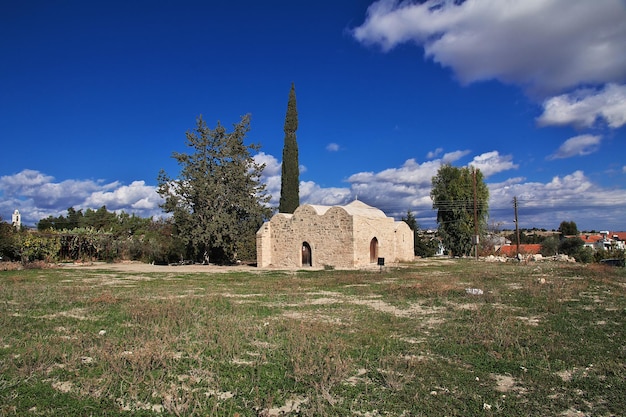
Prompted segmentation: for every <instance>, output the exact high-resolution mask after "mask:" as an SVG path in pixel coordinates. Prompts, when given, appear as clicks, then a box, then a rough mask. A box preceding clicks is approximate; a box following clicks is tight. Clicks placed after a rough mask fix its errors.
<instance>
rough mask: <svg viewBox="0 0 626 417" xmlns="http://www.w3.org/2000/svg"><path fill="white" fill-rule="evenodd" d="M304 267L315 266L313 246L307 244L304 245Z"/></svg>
mask: <svg viewBox="0 0 626 417" xmlns="http://www.w3.org/2000/svg"><path fill="white" fill-rule="evenodd" d="M302 266H313V254H312V252H311V245H309V244H308V243H307V242H303V243H302Z"/></svg>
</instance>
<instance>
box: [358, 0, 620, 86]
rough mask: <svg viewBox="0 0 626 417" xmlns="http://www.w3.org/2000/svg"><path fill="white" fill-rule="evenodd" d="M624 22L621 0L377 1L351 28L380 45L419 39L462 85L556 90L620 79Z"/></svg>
mask: <svg viewBox="0 0 626 417" xmlns="http://www.w3.org/2000/svg"><path fill="white" fill-rule="evenodd" d="M624 22H626V7H624V3H623V1H622V0H596V1H584V0H574V1H572V0H524V1H515V0H503V1H493V0H467V1H464V2H456V1H448V0H428V1H425V2H412V1H399V0H379V1H376V2H375V3H373V4H372V5H371V6H370V7H369V8H368V10H367V16H366V19H365V22H364V23H363V24H362V25H361V26H359V27H357V28H355V29H354V30H353V31H352V34H353V36H354V37H355V38H356V39H357V40H358V41H360V42H362V43H364V44H368V45H379V46H380V47H381V48H382V49H383V50H384V51H389V50H391V49H392V48H394V47H395V46H397V45H399V44H402V43H407V42H411V43H416V44H418V45H421V46H423V48H424V51H425V55H426V57H428V58H431V59H433V60H434V61H435V62H437V63H439V64H441V65H442V66H445V67H449V68H451V69H452V70H453V71H454V73H455V74H456V76H457V77H458V79H459V80H460V81H461V82H462V83H472V82H475V81H481V80H489V79H497V80H500V81H502V82H505V83H512V84H517V85H521V86H524V87H525V88H528V89H530V90H533V91H540V92H557V91H562V90H564V89H567V88H572V87H575V86H577V85H579V84H581V83H586V84H604V83H608V82H616V81H617V82H619V81H622V80H624V78H625V77H626V60H624V59H623V55H624V45H626V24H624Z"/></svg>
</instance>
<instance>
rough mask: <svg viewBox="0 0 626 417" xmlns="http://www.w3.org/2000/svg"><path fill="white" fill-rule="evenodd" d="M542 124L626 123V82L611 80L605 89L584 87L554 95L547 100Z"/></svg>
mask: <svg viewBox="0 0 626 417" xmlns="http://www.w3.org/2000/svg"><path fill="white" fill-rule="evenodd" d="M537 121H538V123H539V124H540V125H541V126H548V125H568V124H572V125H576V126H580V127H593V126H594V125H595V124H596V122H597V121H603V122H605V123H606V124H607V125H608V126H609V127H611V128H614V129H617V128H619V127H622V126H624V124H626V85H617V84H607V85H606V86H605V87H604V88H603V89H602V90H600V91H596V90H590V89H580V90H578V91H575V92H573V93H571V94H563V95H560V96H556V97H552V98H550V99H548V100H546V101H544V103H543V114H542V115H541V116H540V117H539V118H538V119H537Z"/></svg>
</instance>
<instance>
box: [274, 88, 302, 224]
mask: <svg viewBox="0 0 626 417" xmlns="http://www.w3.org/2000/svg"><path fill="white" fill-rule="evenodd" d="M284 130H285V144H284V146H283V163H282V171H281V177H280V202H279V205H278V211H279V212H281V213H293V212H294V211H295V210H296V208H298V206H299V205H300V168H299V166H298V142H297V141H296V130H298V110H297V108H296V87H295V85H294V84H293V83H291V91H289V101H288V102H287V115H286V116H285V128H284Z"/></svg>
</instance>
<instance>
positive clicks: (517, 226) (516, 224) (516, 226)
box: [513, 197, 519, 259]
mask: <svg viewBox="0 0 626 417" xmlns="http://www.w3.org/2000/svg"><path fill="white" fill-rule="evenodd" d="M513 207H514V208H515V236H516V238H517V259H519V223H518V221H517V197H513Z"/></svg>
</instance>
